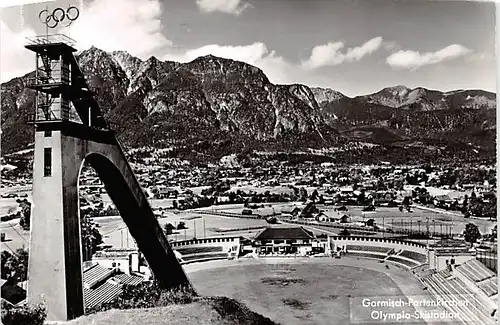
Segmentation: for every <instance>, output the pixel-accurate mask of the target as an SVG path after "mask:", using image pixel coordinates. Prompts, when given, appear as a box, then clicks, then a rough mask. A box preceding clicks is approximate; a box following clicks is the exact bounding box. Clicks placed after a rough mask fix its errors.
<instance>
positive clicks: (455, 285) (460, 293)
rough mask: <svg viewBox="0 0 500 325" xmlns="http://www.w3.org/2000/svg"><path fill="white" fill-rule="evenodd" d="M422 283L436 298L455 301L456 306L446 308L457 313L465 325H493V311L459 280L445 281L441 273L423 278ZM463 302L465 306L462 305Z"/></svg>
mask: <svg viewBox="0 0 500 325" xmlns="http://www.w3.org/2000/svg"><path fill="white" fill-rule="evenodd" d="M422 282H423V283H424V284H425V285H426V286H427V287H428V288H429V291H430V292H431V293H432V294H433V295H434V296H436V297H437V298H438V297H439V298H441V299H444V300H447V301H456V302H457V303H458V304H459V305H458V306H453V305H449V307H448V308H449V309H450V310H451V311H452V312H457V313H459V315H460V316H461V319H462V320H463V322H464V323H465V324H474V325H476V324H477V325H479V324H486V325H489V324H495V321H494V319H493V317H491V312H492V311H493V310H491V308H490V307H489V306H488V304H487V303H486V302H485V301H482V300H481V298H480V297H479V296H478V295H477V294H475V293H474V291H473V290H471V289H470V288H468V287H467V285H466V284H465V283H464V282H463V281H462V280H460V279H459V278H456V277H454V278H450V279H446V278H445V277H444V276H443V273H441V272H438V273H434V274H430V275H428V276H425V277H423V278H422ZM465 301H467V304H464V302H465Z"/></svg>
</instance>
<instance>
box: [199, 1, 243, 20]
mask: <svg viewBox="0 0 500 325" xmlns="http://www.w3.org/2000/svg"><path fill="white" fill-rule="evenodd" d="M196 4H197V5H198V8H199V9H200V11H201V12H204V13H212V12H216V11H219V12H223V13H226V14H232V15H236V16H239V15H241V13H242V12H243V11H244V10H245V9H248V8H251V7H252V5H251V4H249V3H248V2H244V1H240V0H196Z"/></svg>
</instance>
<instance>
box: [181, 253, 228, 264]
mask: <svg viewBox="0 0 500 325" xmlns="http://www.w3.org/2000/svg"><path fill="white" fill-rule="evenodd" d="M227 256H228V255H227V253H206V254H191V255H187V256H183V257H182V260H183V261H184V262H193V261H196V260H199V261H206V260H211V259H224V258H227Z"/></svg>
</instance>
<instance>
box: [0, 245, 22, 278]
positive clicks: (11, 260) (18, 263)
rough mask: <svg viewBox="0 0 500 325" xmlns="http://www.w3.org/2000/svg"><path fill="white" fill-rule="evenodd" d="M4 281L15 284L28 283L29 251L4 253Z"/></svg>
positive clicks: (2, 255) (20, 250)
mask: <svg viewBox="0 0 500 325" xmlns="http://www.w3.org/2000/svg"><path fill="white" fill-rule="evenodd" d="M1 258H2V266H1V271H2V279H5V280H11V281H13V282H16V283H17V282H22V281H26V279H27V278H28V251H27V250H25V249H24V248H18V249H17V250H16V252H15V254H11V253H10V252H7V251H2V254H1Z"/></svg>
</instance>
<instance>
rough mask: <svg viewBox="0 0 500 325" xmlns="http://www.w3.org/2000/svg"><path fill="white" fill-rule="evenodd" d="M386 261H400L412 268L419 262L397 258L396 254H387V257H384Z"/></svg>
mask: <svg viewBox="0 0 500 325" xmlns="http://www.w3.org/2000/svg"><path fill="white" fill-rule="evenodd" d="M386 260H387V261H391V262H397V263H400V264H403V265H405V266H407V267H409V268H412V267H415V266H418V265H419V264H418V263H416V262H411V261H408V260H405V259H402V258H398V257H397V256H389V257H388V258H386Z"/></svg>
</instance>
